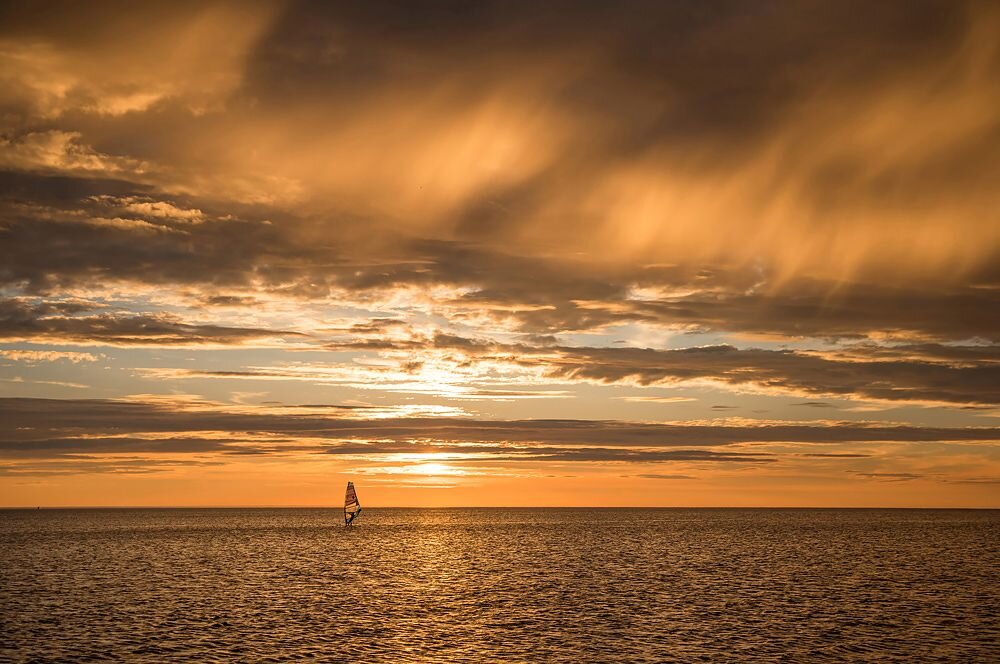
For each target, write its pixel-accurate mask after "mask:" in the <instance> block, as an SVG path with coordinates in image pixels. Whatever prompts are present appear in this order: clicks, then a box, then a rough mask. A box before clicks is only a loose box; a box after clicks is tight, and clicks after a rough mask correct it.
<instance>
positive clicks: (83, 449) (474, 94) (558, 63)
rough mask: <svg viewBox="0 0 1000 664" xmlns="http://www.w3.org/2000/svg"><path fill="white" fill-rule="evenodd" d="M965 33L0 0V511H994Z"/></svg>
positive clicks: (862, 21) (961, 11) (891, 17)
mask: <svg viewBox="0 0 1000 664" xmlns="http://www.w3.org/2000/svg"><path fill="white" fill-rule="evenodd" d="M997 108H1000V8H998V7H997V5H996V4H994V3H989V2H959V1H955V0H947V1H941V2H936V1H932V2H927V1H923V0H914V1H906V2H903V1H895V0H893V1H889V2H879V3H870V2H855V1H853V0H845V1H843V2H810V1H808V0H803V1H802V2H778V3H770V2H725V1H722V2H712V3H705V2H700V1H699V2H695V1H690V2H688V1H678V2H668V3H665V2H633V1H627V2H579V1H576V2H559V1H555V0H553V1H547V2H537V1H532V2H518V1H503V2H500V1H498V2H490V1H484V2H471V3H470V2H451V1H440V2H384V1H375V2H343V3H340V2H321V3H296V2H273V3H272V2H232V3H228V2H184V1H172V2H169V3H167V2H164V3H158V4H157V3H138V4H137V3H128V2H117V3H116V2H88V3H74V2H46V1H41V2H10V3H5V4H3V5H2V6H0V505H3V506H70V505H87V506H98V505H101V506H104V505H106V506H127V505H157V506H195V505H198V506H203V505H204V506H207V505H220V506H235V505H321V506H326V505H329V506H337V505H339V504H341V503H342V500H343V488H344V484H345V482H346V481H347V480H348V479H351V480H353V481H354V482H355V484H356V485H357V487H358V494H359V497H360V499H361V503H362V505H365V506H458V505H463V506H474V505H483V506H493V505H496V506H503V505H510V506H515V505H517V506H534V505H537V506H550V505H551V506H558V505H570V506H572V505H579V506H848V507H850V506H886V507H908V506H911V507H1000V419H998V417H1000V347H998V343H1000V159H998V158H997V155H998V154H1000V114H998V113H997Z"/></svg>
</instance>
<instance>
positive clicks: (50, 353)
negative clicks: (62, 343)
mask: <svg viewBox="0 0 1000 664" xmlns="http://www.w3.org/2000/svg"><path fill="white" fill-rule="evenodd" d="M0 355H2V356H3V357H6V358H10V359H11V360H15V361H17V362H57V361H59V360H66V361H68V362H72V363H74V364H78V363H80V362H97V361H98V360H99V359H101V357H103V356H98V355H95V354H93V353H81V352H78V351H57V350H0Z"/></svg>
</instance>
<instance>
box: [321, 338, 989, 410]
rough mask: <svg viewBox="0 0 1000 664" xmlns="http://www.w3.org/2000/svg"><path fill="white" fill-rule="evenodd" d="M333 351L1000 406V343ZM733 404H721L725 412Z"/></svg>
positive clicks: (433, 346) (420, 345)
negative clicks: (828, 347)
mask: <svg viewBox="0 0 1000 664" xmlns="http://www.w3.org/2000/svg"><path fill="white" fill-rule="evenodd" d="M327 347H328V348H331V349H341V350H345V349H354V350H371V351H379V352H381V353H382V354H383V357H386V358H389V359H392V358H395V357H401V356H398V355H395V354H394V353H395V352H396V351H400V352H401V351H406V352H407V353H408V354H412V353H414V352H420V353H421V356H422V357H424V358H425V362H427V363H430V362H432V361H434V362H437V363H438V364H437V365H435V366H437V367H439V368H440V367H447V368H448V370H449V371H451V372H453V373H462V372H463V371H464V373H465V376H464V379H465V380H468V381H475V378H476V371H475V365H476V363H481V364H482V365H483V366H484V367H485V369H484V371H495V370H496V367H497V366H509V367H520V368H522V369H523V370H524V372H525V373H524V375H521V376H520V377H519V378H518V379H520V380H527V379H529V378H530V377H531V376H532V375H534V376H536V378H535V379H536V380H537V378H538V377H545V378H547V379H548V380H550V381H557V382H558V381H591V382H595V383H601V384H619V383H625V384H633V385H640V386H655V385H675V384H682V383H689V382H692V381H702V382H704V381H711V382H712V383H714V384H721V385H724V386H728V387H731V388H735V389H752V390H757V391H765V392H772V393H780V394H792V395H810V396H811V395H816V396H834V397H841V398H854V399H872V400H883V401H896V402H917V403H945V404H964V405H970V404H971V405H975V404H984V405H993V404H997V403H1000V392H998V391H997V389H996V386H997V385H1000V363H998V361H997V360H998V358H1000V355H998V354H997V351H996V347H995V346H942V345H938V344H922V345H901V346H886V347H873V346H871V345H858V346H847V347H842V348H837V349H834V350H825V351H809V350H771V349H761V348H743V349H741V348H736V347H734V346H731V345H715V346H696V347H691V348H678V349H669V350H659V349H651V348H623V347H617V346H613V347H579V346H552V345H547V346H542V347H536V346H529V345H526V344H501V343H496V342H492V341H489V340H484V339H470V338H464V337H458V336H455V335H449V334H444V333H440V332H439V333H436V334H435V335H434V336H432V337H421V336H413V337H411V338H408V339H387V338H384V337H380V338H377V339H371V340H369V339H362V340H360V341H347V342H337V343H333V344H328V346H327ZM435 352H436V353H437V355H435ZM469 367H471V368H469ZM379 371H382V372H384V371H385V369H384V368H382V369H379ZM532 372H534V373H532ZM515 375H516V374H515ZM512 380H514V379H512ZM654 398H656V397H654ZM805 403H806V404H807V405H810V406H812V407H819V406H817V404H820V403H823V402H815V401H811V402H805ZM734 407H736V406H732V405H716V406H712V408H714V409H716V410H723V409H727V408H734Z"/></svg>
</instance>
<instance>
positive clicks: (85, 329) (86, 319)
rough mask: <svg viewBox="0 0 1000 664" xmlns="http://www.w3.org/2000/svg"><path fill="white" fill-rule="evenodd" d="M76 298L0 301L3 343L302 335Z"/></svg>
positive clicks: (229, 340) (157, 342)
mask: <svg viewBox="0 0 1000 664" xmlns="http://www.w3.org/2000/svg"><path fill="white" fill-rule="evenodd" d="M93 308H94V306H93V305H89V304H75V303H72V302H58V301H57V302H44V301H43V302H38V303H36V302H31V301H28V300H23V299H6V300H4V299H0V341H19V340H30V341H57V342H75V343H85V344H89V343H99V344H107V345H117V346H135V345H151V346H177V345H188V344H239V343H244V342H247V341H251V340H254V339H263V338H270V337H280V336H300V335H299V334H298V333H296V332H287V331H282V330H267V329H261V328H244V327H226V326H222V325H198V324H189V323H184V322H182V321H181V320H179V319H178V318H177V317H176V316H172V315H169V314H129V313H117V312H116V313H98V314H96V315H90V316H68V315H63V314H72V313H81V312H85V311H89V310H92V309H93Z"/></svg>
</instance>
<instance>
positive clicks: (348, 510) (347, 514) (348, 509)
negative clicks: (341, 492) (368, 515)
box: [344, 482, 361, 526]
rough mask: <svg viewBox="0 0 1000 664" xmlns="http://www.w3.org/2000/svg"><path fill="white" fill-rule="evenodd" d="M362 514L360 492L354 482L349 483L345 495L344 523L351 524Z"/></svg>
mask: <svg viewBox="0 0 1000 664" xmlns="http://www.w3.org/2000/svg"><path fill="white" fill-rule="evenodd" d="M359 514H361V503H359V502H358V492H357V491H355V490H354V482H348V483H347V495H346V496H345V497H344V525H347V526H349V525H351V524H352V523H353V522H354V519H356V518H357V516H358V515H359Z"/></svg>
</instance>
